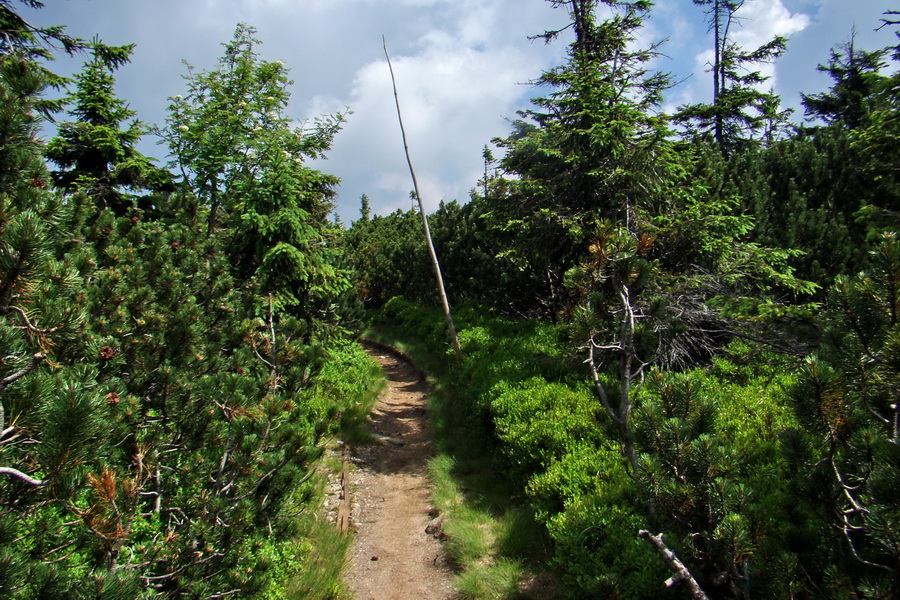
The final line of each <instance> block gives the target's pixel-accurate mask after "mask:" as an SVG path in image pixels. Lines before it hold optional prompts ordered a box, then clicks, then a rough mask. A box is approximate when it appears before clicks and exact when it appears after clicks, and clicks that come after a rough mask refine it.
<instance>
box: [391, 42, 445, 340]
mask: <svg viewBox="0 0 900 600" xmlns="http://www.w3.org/2000/svg"><path fill="white" fill-rule="evenodd" d="M381 41H382V43H383V44H384V56H385V57H386V58H387V63H388V69H390V71H391V85H393V87H394V104H396V106H397V120H398V121H399V122H400V135H401V136H403V150H404V152H406V164H407V165H409V174H410V176H412V182H413V190H415V194H416V200H417V201H418V202H419V213H420V214H421V215H422V229H423V230H424V231H425V243H426V245H427V246H428V254H429V255H430V256H431V264H432V265H434V276H435V278H436V279H437V286H438V295H439V296H440V297H441V305H442V306H443V308H444V317H445V318H446V319H447V330H448V331H449V332H450V341H451V342H453V350H455V351H456V356H457V358H462V349H461V348H460V347H459V338H457V337H456V327H455V326H454V325H453V315H452V314H451V312H450V301H449V300H448V299H447V292H446V290H445V289H444V277H443V276H442V275H441V265H440V263H439V262H438V257H437V252H435V250H434V243H433V242H432V241H431V230H430V229H429V228H428V217H427V216H426V215H425V205H424V204H423V203H422V194H420V193H419V182H418V180H417V179H416V171H415V169H413V164H412V158H410V155H409V145H408V144H407V143H406V129H405V128H404V127H403V115H402V114H401V113H400V96H399V95H398V94H397V80H396V78H395V77H394V67H393V66H392V65H391V55H390V54H388V49H387V41H386V40H385V39H384V36H382V37H381Z"/></svg>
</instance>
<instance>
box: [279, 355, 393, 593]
mask: <svg viewBox="0 0 900 600" xmlns="http://www.w3.org/2000/svg"><path fill="white" fill-rule="evenodd" d="M386 384H387V382H386V380H385V378H384V374H383V372H382V370H381V368H380V367H379V366H378V364H376V363H375V362H374V361H372V360H371V359H370V358H369V357H368V356H366V355H365V354H364V353H363V351H362V349H360V348H359V347H358V346H355V345H347V346H345V347H343V348H341V349H339V351H338V352H336V353H335V355H334V357H333V360H332V361H330V362H329V363H328V364H327V365H326V367H325V369H323V372H322V375H321V377H320V378H319V380H318V381H317V383H316V386H315V388H314V389H313V390H312V392H311V393H312V394H313V395H315V396H319V397H325V398H328V399H329V400H330V401H331V402H338V403H340V404H341V405H342V410H341V412H340V427H339V431H338V432H337V435H338V436H339V437H340V438H341V439H343V440H348V441H360V440H365V439H367V437H366V436H368V435H369V433H368V430H367V427H368V416H369V413H370V412H371V410H372V408H373V407H374V405H375V402H376V401H377V400H378V396H379V395H380V393H381V391H382V390H383V389H384V388H385V386H386ZM342 468H343V461H342V460H341V457H340V455H339V454H335V453H331V452H325V453H324V454H323V456H322V458H321V459H320V462H319V471H320V474H319V475H318V476H317V477H318V482H317V484H316V485H315V493H314V495H313V498H312V499H311V500H310V501H309V502H308V503H306V504H304V505H302V506H299V507H298V509H299V514H298V515H297V516H296V517H294V519H295V522H294V527H295V532H296V533H295V535H294V539H293V541H292V542H290V543H286V544H282V546H284V547H282V548H279V549H278V550H277V553H278V554H279V556H278V558H279V559H280V561H278V562H279V563H280V566H279V567H278V568H281V569H283V571H284V572H285V575H284V577H282V578H281V579H282V581H281V582H280V585H278V586H275V587H274V588H273V589H272V590H271V592H270V593H269V595H268V596H267V599H271V600H275V599H276V598H277V599H279V600H282V599H284V600H342V599H345V598H349V597H350V594H349V591H348V590H347V589H346V586H345V584H344V573H345V571H346V567H347V557H348V552H349V549H350V545H351V543H352V541H353V537H352V536H351V535H348V534H342V533H340V532H339V531H338V529H337V528H336V527H335V525H334V523H332V522H330V521H329V520H328V519H327V518H326V517H325V516H324V514H323V511H322V510H321V507H322V504H323V498H324V486H325V480H326V478H327V476H328V474H329V473H330V474H332V476H333V475H334V474H335V473H338V472H340V471H341V469H342Z"/></svg>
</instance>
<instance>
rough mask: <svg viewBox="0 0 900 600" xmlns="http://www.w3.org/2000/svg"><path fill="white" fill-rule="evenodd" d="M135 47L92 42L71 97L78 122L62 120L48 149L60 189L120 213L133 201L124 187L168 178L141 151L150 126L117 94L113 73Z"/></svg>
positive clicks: (156, 183)
mask: <svg viewBox="0 0 900 600" xmlns="http://www.w3.org/2000/svg"><path fill="white" fill-rule="evenodd" d="M133 47H134V46H133V45H130V46H122V47H112V46H106V45H104V44H102V43H100V42H99V41H98V40H96V39H95V40H94V41H93V42H92V48H91V52H92V56H91V58H90V60H89V61H88V62H87V63H86V64H85V66H84V69H83V70H82V72H81V73H79V74H78V75H77V76H76V77H75V85H76V90H75V92H73V93H72V94H71V95H70V96H69V98H68V101H69V102H71V103H73V106H72V108H71V109H70V115H71V116H73V117H75V118H76V119H77V121H75V122H66V123H61V124H60V125H59V128H58V132H57V137H56V138H55V139H53V140H52V141H51V142H50V143H49V145H48V147H47V152H46V155H47V157H48V158H49V159H50V160H51V161H53V162H54V163H56V164H57V165H58V166H59V167H60V170H59V171H54V172H53V178H54V182H55V183H56V184H57V185H58V186H59V187H60V188H61V189H63V190H65V191H68V192H72V191H74V190H76V189H81V190H83V191H84V192H85V193H86V194H87V195H88V196H89V197H90V198H91V199H92V201H93V202H95V203H96V204H97V206H98V207H99V208H100V209H104V208H107V207H108V208H110V209H111V210H112V211H113V212H114V213H116V214H117V215H120V216H121V215H125V214H127V213H128V212H129V210H130V209H131V208H132V206H133V200H132V199H130V198H129V197H128V196H127V195H126V192H125V190H131V191H135V190H139V189H141V188H145V187H156V186H159V185H161V184H163V183H164V182H165V181H166V180H167V179H169V176H168V174H167V173H165V172H163V171H161V170H159V169H157V168H155V167H154V166H153V165H152V164H151V162H150V159H148V158H147V157H145V156H144V155H143V154H141V153H140V152H138V151H137V149H136V145H137V143H138V141H139V140H140V138H141V137H142V136H143V135H144V134H145V133H146V132H147V128H146V127H145V126H144V125H143V124H141V123H140V122H139V121H137V120H136V119H134V116H135V112H134V111H133V110H131V109H129V108H128V106H127V105H126V104H125V102H124V101H122V100H120V99H118V98H116V97H115V93H114V89H113V85H114V83H115V80H114V79H113V72H114V71H115V70H116V69H117V68H119V67H120V66H121V65H123V64H125V63H127V62H128V60H129V57H130V55H131V52H132V50H133ZM129 120H130V121H129Z"/></svg>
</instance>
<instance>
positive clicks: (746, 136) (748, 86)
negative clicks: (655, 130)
mask: <svg viewBox="0 0 900 600" xmlns="http://www.w3.org/2000/svg"><path fill="white" fill-rule="evenodd" d="M746 1H752V0H694V4H696V5H698V6H703V7H707V8H706V10H707V18H708V22H709V30H710V31H711V32H712V34H713V49H714V59H713V64H712V65H710V71H711V73H712V76H713V98H712V102H710V103H705V104H693V105H687V106H682V107H679V109H678V112H677V113H676V114H675V116H674V120H675V122H676V123H680V124H682V125H684V126H685V127H686V129H687V133H688V135H689V136H692V137H703V136H707V135H708V136H711V137H712V139H713V140H715V142H716V144H717V145H718V147H719V149H720V150H721V151H722V152H723V153H725V154H731V153H733V152H735V151H736V150H738V149H739V148H741V147H742V146H744V145H746V144H747V143H748V142H751V141H753V140H754V139H755V140H757V141H758V140H759V139H761V138H765V139H766V141H771V139H772V137H773V134H774V130H775V129H776V128H778V127H780V126H781V123H782V122H783V121H784V120H785V118H786V116H787V115H786V113H784V112H782V111H781V110H780V109H779V104H780V100H779V99H778V97H777V96H775V95H774V94H772V93H765V92H761V91H759V89H758V87H759V86H760V85H761V84H763V83H764V82H765V81H766V79H767V78H766V77H763V76H762V75H761V74H760V73H759V71H750V70H749V69H748V68H747V67H748V66H750V65H754V64H758V63H763V62H772V61H774V60H775V59H776V58H778V56H780V55H781V53H782V52H784V49H785V44H786V43H787V40H785V38H783V37H776V38H774V39H772V40H771V41H769V42H767V43H765V44H763V45H762V46H760V47H759V48H756V49H754V50H749V51H748V50H744V49H742V48H740V47H739V46H738V45H737V44H736V43H735V42H734V41H733V39H732V37H731V36H730V34H731V27H732V25H733V24H734V22H735V12H737V10H738V9H740V8H741V6H743V5H744V3H745V2H746Z"/></svg>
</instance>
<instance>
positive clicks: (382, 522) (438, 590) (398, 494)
mask: <svg viewBox="0 0 900 600" xmlns="http://www.w3.org/2000/svg"><path fill="white" fill-rule="evenodd" d="M366 351H367V352H369V354H370V355H371V356H372V357H373V358H374V359H375V360H377V361H378V363H379V364H381V366H382V368H383V369H384V371H385V374H386V375H387V379H388V389H387V390H386V391H385V392H384V393H383V394H382V396H381V398H379V400H378V404H377V406H376V407H375V410H374V411H373V413H372V416H371V421H372V425H371V429H372V433H373V434H374V435H375V438H376V440H378V441H377V442H376V443H373V444H357V445H355V447H354V448H352V460H353V462H354V463H355V465H356V468H355V469H354V470H353V472H352V473H351V476H350V481H351V492H350V500H351V504H350V507H351V508H350V523H351V526H352V527H353V528H354V529H355V530H356V540H355V544H354V548H353V551H352V556H351V563H350V571H349V573H348V575H347V583H348V585H349V587H350V589H351V591H352V592H353V597H354V598H355V600H448V599H449V598H452V596H453V588H452V586H451V584H450V579H451V576H452V573H451V571H450V568H449V567H448V565H447V560H446V556H445V554H444V552H443V549H442V548H441V545H440V542H439V541H438V540H437V539H435V537H434V536H432V535H430V534H428V533H426V532H425V528H426V527H427V526H428V525H429V523H430V522H431V521H432V519H433V517H434V513H433V512H432V510H431V505H430V504H429V501H428V493H429V481H428V477H427V472H426V461H427V460H428V458H429V457H430V456H431V447H430V445H429V431H428V418H427V412H426V404H425V398H426V397H427V393H428V386H427V384H426V382H425V381H424V380H423V379H422V378H421V377H420V376H419V375H418V373H416V372H415V371H414V370H413V369H412V368H411V367H410V365H409V364H408V363H406V362H404V361H401V360H399V359H397V358H395V357H394V356H392V355H390V354H388V353H386V352H383V351H380V350H377V349H374V348H366Z"/></svg>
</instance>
